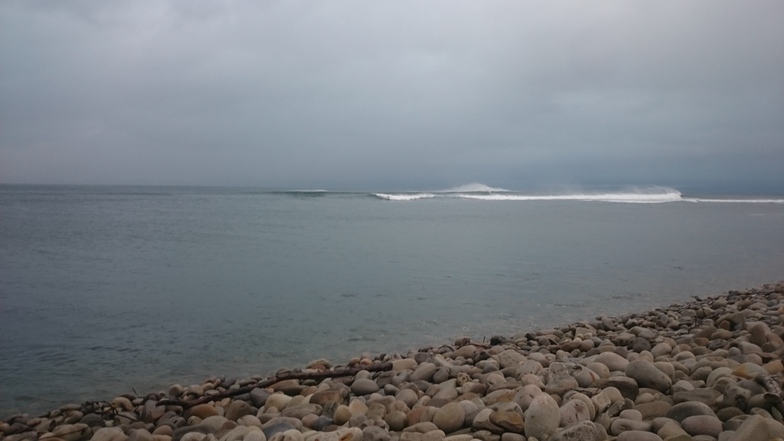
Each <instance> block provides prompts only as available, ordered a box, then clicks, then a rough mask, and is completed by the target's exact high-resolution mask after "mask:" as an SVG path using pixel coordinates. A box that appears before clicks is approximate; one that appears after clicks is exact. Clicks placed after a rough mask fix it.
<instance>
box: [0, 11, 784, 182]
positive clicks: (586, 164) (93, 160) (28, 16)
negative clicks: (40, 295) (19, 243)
mask: <svg viewBox="0 0 784 441" xmlns="http://www.w3.org/2000/svg"><path fill="white" fill-rule="evenodd" d="M783 16H784V4H782V3H779V2H763V1H759V2H757V1H753V2H751V3H744V4H738V3H715V2H707V1H697V2H686V3H684V2H655V3H654V2H649V3H638V2H635V3H629V2H603V3H601V4H585V3H577V2H547V3H543V4H536V5H533V4H527V3H519V2H482V3H474V2H436V3H425V4H423V3H420V2H382V3H378V2H359V1H357V2H332V3H326V2H322V3H313V2H243V1H238V2H177V1H170V2H163V1H149V2H86V1H85V2H81V1H69V2H58V1H51V2H46V1H42V2H22V1H6V2H3V3H2V4H0V20H1V21H0V57H1V59H2V66H3V67H2V70H0V84H1V85H2V88H1V89H0V124H1V126H0V182H20V183H36V182H42V183H145V184H189V185H190V184H193V185H201V184H207V185H258V186H275V187H292V186H294V187H311V186H314V187H327V188H368V187H373V188H378V187H393V188H395V189H406V188H422V187H426V188H438V187H445V186H451V185H458V184H462V183H465V182H470V181H482V182H486V183H488V184H490V185H498V186H506V187H512V188H517V189H524V188H528V187H531V186H536V185H552V184H570V185H571V184H577V185H580V184H582V185H595V184H600V185H612V184H661V185H675V186H686V187H694V188H717V189H720V190H721V191H730V190H737V191H779V192H780V191H784V178H782V177H781V175H782V174H783V173H781V171H782V170H784V29H782V27H781V26H780V19H781V17H783Z"/></svg>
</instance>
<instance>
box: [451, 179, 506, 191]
mask: <svg viewBox="0 0 784 441" xmlns="http://www.w3.org/2000/svg"><path fill="white" fill-rule="evenodd" d="M507 191H509V190H507V189H504V188H495V187H490V186H487V185H485V184H480V183H479V182H472V183H470V184H466V185H461V186H459V187H454V188H450V189H448V190H440V191H438V192H437V193H496V192H507Z"/></svg>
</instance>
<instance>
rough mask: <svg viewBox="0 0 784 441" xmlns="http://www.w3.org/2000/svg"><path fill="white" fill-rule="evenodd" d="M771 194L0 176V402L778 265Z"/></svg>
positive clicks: (568, 317) (27, 406)
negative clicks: (77, 182) (325, 187)
mask: <svg viewBox="0 0 784 441" xmlns="http://www.w3.org/2000/svg"><path fill="white" fill-rule="evenodd" d="M782 270H784V197H781V196H764V197H754V198H750V197H743V198H739V197H732V196H730V197H718V196H708V197H697V196H689V195H681V194H680V193H679V192H678V191H677V190H675V189H668V188H643V189H623V190H619V191H601V192H590V191H576V192H560V193H544V194H542V193H540V194H534V193H520V192H511V191H506V190H504V189H498V188H491V187H486V186H481V185H472V186H467V187H463V188H457V189H452V190H449V191H442V192H437V191H429V192H407V193H394V192H329V191H264V190H258V189H242V188H188V187H183V188H171V187H60V186H58V187H51V186H9V185H5V186H0V416H7V415H10V414H11V413H14V412H18V411H24V412H29V413H33V414H36V413H43V412H46V411H47V410H50V409H52V408H55V407H57V406H59V405H62V404H65V403H69V402H77V403H79V402H84V401H87V400H110V399H112V398H113V397H115V396H117V395H119V394H121V393H128V392H133V391H135V392H137V393H139V394H145V393H148V392H151V391H156V390H161V389H166V388H167V387H168V386H169V385H171V384H173V383H183V384H193V383H199V382H201V381H202V380H203V379H204V378H206V377H208V376H211V375H227V376H232V377H235V378H237V377H238V378H243V377H248V376H251V375H255V374H261V375H267V374H271V373H273V372H274V371H275V370H277V369H278V368H281V367H296V366H301V365H302V364H304V363H306V362H307V361H309V360H312V359H315V358H320V357H326V358H329V359H330V360H332V361H333V362H334V363H338V364H339V363H345V362H346V361H347V360H348V359H349V358H350V357H351V356H355V355H359V354H360V353H362V352H369V353H370V354H371V355H377V354H380V353H392V352H403V351H406V350H409V349H416V348H418V347H422V346H426V345H440V344H445V343H450V342H451V341H452V340H453V339H454V338H455V337H458V336H463V335H465V336H470V337H472V338H473V339H475V340H479V341H481V340H483V339H489V338H490V337H491V336H493V335H512V334H514V333H516V332H520V331H532V330H535V329H538V328H543V327H548V326H555V325H562V324H568V323H572V322H575V321H578V320H588V319H592V318H594V317H596V316H598V315H603V314H604V315H609V314H620V313H624V312H634V311H641V310H645V309H648V308H652V307H657V306H666V305H669V304H671V303H675V302H684V301H688V300H689V299H690V298H691V296H693V295H699V296H705V295H715V294H719V293H721V292H725V291H727V290H728V289H740V288H745V287H751V286H755V285H758V284H762V283H767V282H775V281H778V280H780V279H784V271H782Z"/></svg>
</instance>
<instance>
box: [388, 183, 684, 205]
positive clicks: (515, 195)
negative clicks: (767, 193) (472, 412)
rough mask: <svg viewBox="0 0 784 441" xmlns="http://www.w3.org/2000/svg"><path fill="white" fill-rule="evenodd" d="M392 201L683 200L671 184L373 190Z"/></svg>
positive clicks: (652, 201) (651, 202)
mask: <svg viewBox="0 0 784 441" xmlns="http://www.w3.org/2000/svg"><path fill="white" fill-rule="evenodd" d="M373 195H374V196H376V197H378V198H380V199H385V200H389V201H413V200H418V199H430V198H457V199H473V200H483V201H595V202H622V203H641V204H653V203H663V202H677V201H681V200H683V199H682V197H681V193H680V192H679V191H678V190H675V189H673V188H668V187H646V188H636V187H635V188H630V189H627V190H622V191H618V192H602V193H587V192H579V193H564V194H526V193H520V192H513V191H510V190H506V189H503V188H494V187H490V186H487V185H484V184H479V183H472V184H468V185H463V186H460V187H455V188H452V189H449V190H443V191H438V192H432V193H415V192H411V193H373Z"/></svg>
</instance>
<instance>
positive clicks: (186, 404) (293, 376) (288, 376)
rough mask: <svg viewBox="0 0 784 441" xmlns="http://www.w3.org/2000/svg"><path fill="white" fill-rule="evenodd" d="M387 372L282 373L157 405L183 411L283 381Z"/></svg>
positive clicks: (375, 368)
mask: <svg viewBox="0 0 784 441" xmlns="http://www.w3.org/2000/svg"><path fill="white" fill-rule="evenodd" d="M389 370H392V363H391V362H387V363H376V364H373V365H370V366H358V367H354V368H344V369H334V370H331V371H329V370H328V371H313V372H284V373H280V374H277V375H275V376H274V377H270V378H267V379H266V380H263V381H259V382H257V383H253V384H249V385H247V386H244V387H240V388H237V389H228V390H225V391H223V392H219V393H216V394H211V395H205V396H203V397H201V398H197V399H195V400H190V401H184V400H170V399H163V400H161V401H159V402H158V404H160V405H165V406H182V408H183V409H188V408H190V407H193V406H196V405H197V404H204V403H209V402H210V401H219V400H222V399H224V398H230V397H236V396H237V395H242V394H246V393H249V392H250V391H252V390H253V389H256V388H264V387H269V386H272V385H273V384H275V383H277V382H279V381H283V380H320V379H324V378H335V377H348V376H353V375H356V374H358V373H359V372H361V371H368V372H382V371H389Z"/></svg>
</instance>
